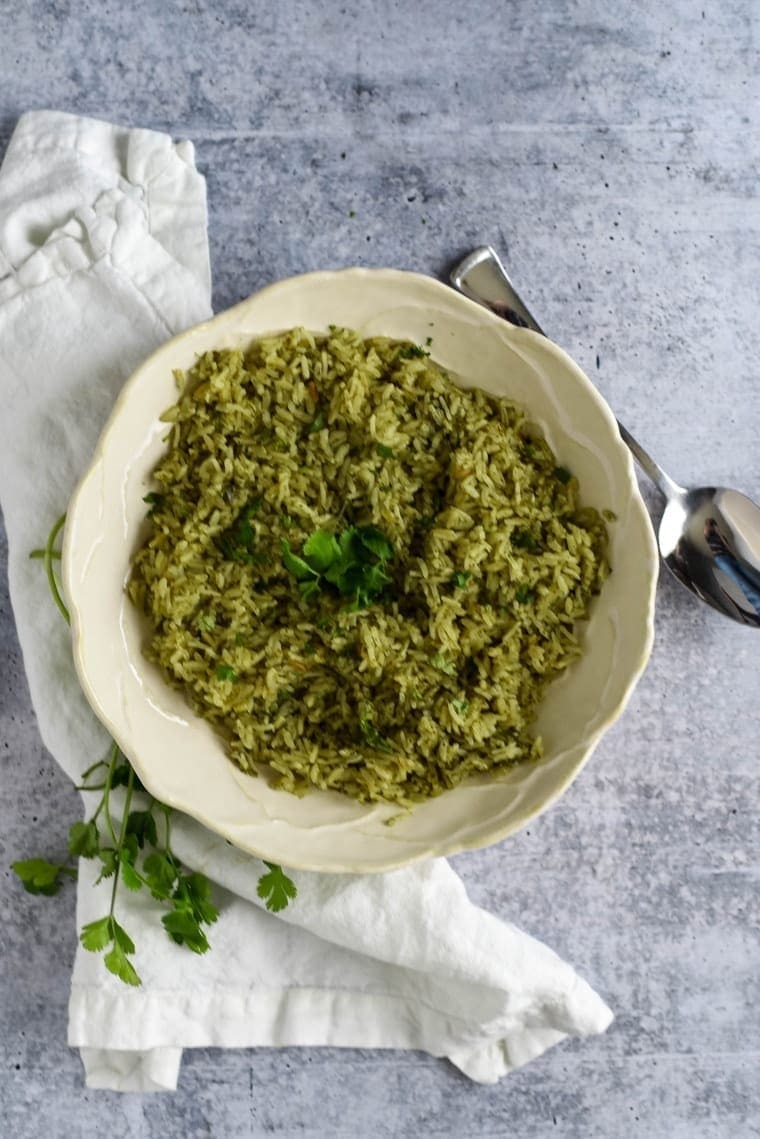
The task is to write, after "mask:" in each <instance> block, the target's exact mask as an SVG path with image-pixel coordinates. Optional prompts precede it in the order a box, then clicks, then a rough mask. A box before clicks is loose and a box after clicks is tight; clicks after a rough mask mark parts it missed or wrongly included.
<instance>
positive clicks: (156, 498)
mask: <svg viewBox="0 0 760 1139" xmlns="http://www.w3.org/2000/svg"><path fill="white" fill-rule="evenodd" d="M143 502H147V503H148V505H149V506H150V510H149V511H148V518H152V517H153V515H154V514H155V513H156V511H157V510H160V509H161V507H162V506H163V505H164V502H165V498H164V495H163V494H158V493H157V492H156V491H155V490H152V491H150V493H149V494H146V495H145V497H144V498H143Z"/></svg>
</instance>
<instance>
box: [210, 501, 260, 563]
mask: <svg viewBox="0 0 760 1139" xmlns="http://www.w3.org/2000/svg"><path fill="white" fill-rule="evenodd" d="M260 507H261V499H260V498H256V499H254V500H253V501H252V502H249V503H248V505H247V506H244V507H243V509H242V510H241V511H240V513H239V514H238V516H237V518H236V519H235V521H234V522H233V523H232V525H231V526H228V527H227V529H226V530H224V531H223V532H222V533H221V534H220V535H219V537H218V538H217V542H216V544H217V547H218V549H219V550H220V551H221V554H222V556H223V557H224V558H225V560H226V561H228V562H238V563H239V564H240V565H253V564H254V562H255V561H256V556H255V552H254V546H255V544H256V531H255V529H254V527H253V523H252V522H251V519H252V518H253V516H254V514H256V513H257V511H258V510H259V509H260Z"/></svg>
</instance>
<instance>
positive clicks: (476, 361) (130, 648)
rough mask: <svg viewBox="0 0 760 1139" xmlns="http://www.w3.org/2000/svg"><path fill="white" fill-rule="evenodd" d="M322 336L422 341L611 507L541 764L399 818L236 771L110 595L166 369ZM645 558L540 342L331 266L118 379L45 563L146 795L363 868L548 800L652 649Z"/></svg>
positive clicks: (277, 289)
mask: <svg viewBox="0 0 760 1139" xmlns="http://www.w3.org/2000/svg"><path fill="white" fill-rule="evenodd" d="M330 324H341V325H345V326H347V327H351V328H354V329H356V330H357V331H358V332H360V333H361V334H362V335H365V336H369V335H378V334H382V335H386V336H392V337H397V338H400V339H402V338H403V339H410V340H413V341H416V342H422V341H424V340H426V338H427V337H432V346H431V351H432V354H433V356H434V358H435V359H436V361H438V362H439V363H440V364H442V365H443V366H444V367H445V368H448V369H449V370H450V371H451V372H452V373H453V374H454V376H455V377H456V379H457V382H459V383H461V384H462V385H463V386H478V387H481V388H483V389H485V390H486V391H488V392H492V393H493V394H495V395H502V396H506V397H508V398H510V399H513V400H516V401H517V402H519V403H521V404H523V405H524V406H525V407H526V408H527V409H528V410H529V412H530V414H531V418H532V419H534V420H535V422H536V423H538V424H539V425H540V426H541V428H542V429H543V431H544V433H545V435H546V437H547V439H548V442H549V443H550V445H551V447H552V448H553V450H554V452H555V454H556V455H557V458H558V461H559V462H560V463H562V464H564V465H565V466H567V467H568V468H570V469H571V470H572V471H573V472H574V474H576V475H577V476H578V478H579V481H580V485H581V494H582V499H583V501H584V503H586V504H588V505H592V506H596V507H597V508H599V509H600V510H601V509H604V508H609V509H611V510H613V511H614V512H615V514H616V515H617V521H616V522H615V523H614V524H613V525H612V526H611V528H610V529H611V535H610V536H611V545H610V560H611V563H612V566H613V572H612V574H611V576H610V578H609V580H608V581H607V583H606V584H605V586H604V589H603V590H602V593H601V595H600V596H599V597H598V598H597V599H596V600H595V602H594V605H593V609H592V614H591V617H590V619H589V621H588V622H587V623H586V625H585V628H584V629H583V632H582V639H583V644H584V654H583V656H582V658H581V659H580V660H579V661H578V662H577V663H576V664H574V665H573V666H572V667H571V668H570V669H568V671H567V672H566V673H565V674H563V676H562V678H561V679H560V680H558V681H557V682H555V683H554V684H553V685H552V686H551V687H550V689H549V691H548V693H547V696H546V698H545V700H544V702H543V704H542V706H541V710H540V714H539V717H538V721H537V724H536V730H537V731H538V732H540V733H541V735H542V736H543V738H544V744H545V752H546V754H545V758H544V760H543V761H542V762H541V763H539V764H533V765H524V766H521V767H516V768H514V769H512V770H511V771H510V772H509V773H508V774H507V775H506V776H500V777H499V778H498V779H494V778H490V777H483V778H480V779H473V780H471V781H469V782H467V783H466V784H464V785H462V786H460V787H458V788H456V789H455V790H453V791H450V792H448V793H446V794H444V795H442V796H440V797H439V798H437V799H433V800H431V801H429V802H427V803H424V804H421V805H420V806H419V807H417V808H416V809H415V810H414V811H413V812H412V813H411V814H410V815H402V816H400V817H397V818H395V820H394V824H393V825H392V826H388V825H387V820H388V819H389V818H390V817H392V816H394V815H395V816H397V815H398V811H397V809H395V808H393V807H389V806H384V805H362V804H359V803H355V802H353V801H352V800H349V799H347V798H345V797H344V796H341V795H339V794H337V793H332V792H322V791H314V792H311V793H310V794H309V795H307V796H306V797H304V798H303V799H299V798H296V797H294V796H292V795H289V794H287V793H286V792H282V791H274V790H273V789H272V788H270V787H269V786H268V784H267V781H266V779H264V778H254V777H251V776H248V775H244V774H243V773H242V772H241V771H239V770H238V769H237V768H236V767H235V766H234V765H233V764H232V763H231V762H230V761H229V759H228V758H227V756H226V754H225V752H224V748H223V745H222V743H221V741H220V739H219V738H218V737H217V736H216V735H215V733H214V732H213V731H212V729H211V728H210V727H209V725H208V724H207V723H205V722H204V721H203V720H200V719H199V718H197V717H196V716H194V715H193V714H192V713H191V712H190V711H189V709H188V706H187V705H186V703H185V701H184V698H183V697H182V696H181V695H180V694H179V693H178V692H175V691H174V690H172V689H171V688H169V687H168V686H167V685H166V683H165V682H164V680H163V678H162V677H161V675H160V672H159V671H158V670H157V669H156V668H155V666H153V665H151V664H150V663H149V662H147V661H146V660H145V659H144V657H143V655H142V652H141V646H142V644H143V643H144V639H145V628H144V626H143V623H142V621H143V619H142V618H141V617H140V615H139V614H138V613H137V611H136V610H135V608H134V607H133V606H132V605H131V603H130V602H129V601H128V599H127V597H126V594H125V592H124V585H125V582H126V579H127V576H128V573H129V565H130V559H131V556H132V554H133V553H134V551H135V550H136V548H137V547H138V546H139V544H140V542H141V541H142V538H143V536H144V513H145V507H144V504H143V501H142V499H143V496H144V495H145V493H146V492H147V490H148V489H149V487H150V476H151V471H152V469H153V467H154V466H155V463H156V462H157V460H158V458H159V456H160V454H161V453H162V450H163V447H164V442H163V439H164V436H165V434H166V430H167V428H166V425H165V424H163V423H161V422H160V421H159V418H158V417H159V416H160V414H161V412H162V411H164V410H165V409H166V408H167V407H168V406H169V405H170V404H172V403H173V402H174V401H175V399H176V394H177V393H176V386H175V383H174V379H173V375H172V372H173V370H174V369H177V368H179V369H183V370H184V369H186V368H188V367H190V366H191V365H192V363H193V362H194V360H195V358H196V356H197V355H198V354H199V353H201V352H204V351H206V350H207V349H209V348H226V347H237V346H240V345H243V344H246V343H247V342H248V341H250V340H251V339H252V338H254V337H256V336H260V335H262V334H264V333H269V332H275V331H280V330H284V329H286V328H290V327H293V326H295V325H304V326H306V327H308V328H310V329H312V330H313V331H316V332H324V331H327V329H328V326H329V325H330ZM656 574H657V556H656V549H655V545H654V538H653V534H652V530H651V526H650V524H649V519H648V516H647V513H646V510H645V508H644V504H643V502H642V500H641V498H640V495H639V492H638V489H637V485H636V481H635V478H634V474H633V467H632V463H631V459H630V456H629V454H628V451H627V450H626V448H625V447H624V445H623V444H622V442H621V440H620V437H619V434H618V432H617V427H616V424H615V421H614V418H613V416H612V414H611V412H610V410H609V408H608V407H607V405H606V404H605V403H604V401H603V400H602V399H601V397H600V396H599V394H598V393H597V392H596V390H595V389H594V388H593V386H592V385H591V383H590V382H589V381H588V380H587V379H586V377H585V376H584V375H583V373H582V372H581V371H580V369H579V368H578V367H577V366H576V365H575V364H574V363H573V362H572V361H571V360H570V359H569V357H567V356H566V355H565V354H564V353H563V352H562V351H561V350H560V349H559V348H557V347H556V346H555V345H553V344H551V343H550V342H549V341H547V340H544V339H542V338H541V337H539V336H537V335H535V334H533V333H531V332H527V331H525V330H522V329H516V328H513V327H512V326H510V325H507V324H505V323H504V322H503V321H501V320H500V319H499V318H498V317H495V316H493V315H492V314H491V313H489V312H486V311H485V310H484V309H481V308H480V307H479V306H477V305H475V304H474V303H472V302H471V301H468V300H466V299H465V298H463V297H461V296H459V295H458V294H455V293H454V292H452V291H451V290H450V289H448V288H446V287H445V286H443V285H440V284H439V283H438V282H436V281H433V280H431V279H429V278H427V277H422V276H418V275H416V274H409V273H401V272H396V271H392V270H343V271H339V272H334V273H317V274H309V275H306V276H303V277H297V278H292V279H290V280H288V281H283V282H280V283H279V284H277V285H274V286H272V287H270V288H268V289H265V290H263V291H262V292H261V293H258V294H256V295H254V296H253V297H251V298H249V299H248V300H246V301H244V302H243V303H242V304H240V305H238V306H236V307H235V308H233V309H231V310H229V311H228V312H225V313H222V314H221V315H219V316H217V317H215V318H214V319H213V320H211V321H209V322H207V323H206V324H203V325H200V326H198V327H196V328H194V329H191V330H189V331H188V332H186V333H183V334H182V335H180V336H178V337H176V338H175V339H174V340H172V341H170V342H169V343H167V344H166V345H164V346H163V347H162V348H160V349H159V350H158V351H157V352H156V353H154V355H153V356H151V357H150V358H149V359H148V360H147V361H145V363H144V364H143V365H142V366H141V367H140V368H139V369H138V371H137V372H136V373H135V375H134V376H133V377H132V378H131V379H130V380H129V382H128V383H127V384H126V386H125V388H124V389H123V391H122V394H121V396H120V398H119V401H118V403H117V405H116V407H115V409H114V411H113V414H112V416H111V418H110V420H109V422H108V424H107V425H106V428H105V430H104V432H103V435H102V437H101V440H100V443H99V445H98V449H97V451H96V454H95V457H94V459H93V462H92V464H91V466H90V468H89V470H88V471H87V473H86V475H85V477H84V479H83V480H82V482H81V483H80V485H79V487H78V489H77V491H76V493H75V496H74V499H73V501H72V503H71V506H70V509H69V514H68V523H67V527H66V535H65V542H64V553H63V575H64V585H65V590H66V594H67V598H68V601H69V605H70V608H71V614H72V629H73V637H74V653H75V662H76V666H77V670H78V673H79V677H80V681H81V683H82V686H83V688H84V691H85V694H86V695H87V697H88V699H89V701H90V703H91V704H92V706H93V707H94V709H95V711H96V712H97V714H98V715H99V717H100V719H101V720H102V721H103V722H104V723H105V724H106V726H107V727H108V729H109V731H110V732H111V733H112V735H113V736H114V738H115V739H116V740H117V742H118V743H119V745H120V747H121V748H122V750H123V751H124V753H125V754H126V755H127V756H128V757H129V759H130V760H131V761H132V763H133V764H134V766H135V769H136V770H137V772H138V774H139V776H140V778H141V780H142V781H143V783H144V784H145V786H146V787H148V788H149V789H150V790H151V791H152V792H153V794H155V795H156V796H157V797H158V798H160V799H162V800H163V801H164V802H167V803H170V804H171V805H173V806H176V807H177V808H179V809H181V810H183V811H185V812H187V813H188V814H190V815H192V816H194V817H195V818H197V819H199V820H200V821H201V822H203V823H204V824H205V825H207V826H209V827H210V828H211V829H213V830H215V831H217V832H219V833H221V834H222V835H224V836H225V837H226V838H228V839H229V840H230V841H231V842H233V843H234V844H236V845H237V846H239V847H241V848H243V849H245V850H248V851H251V852H252V853H256V854H259V855H262V856H264V857H266V858H268V859H271V860H272V861H277V862H282V863H284V864H285V865H288V866H291V867H302V868H308V869H315V870H327V871H336V872H337V871H354V872H358V871H376V870H386V869H390V868H392V867H396V866H400V865H403V864H405V863H408V862H410V861H414V860H416V859H419V858H424V857H428V856H431V855H442V854H448V853H453V852H454V851H457V850H461V849H463V848H466V847H472V846H482V845H486V844H488V843H490V842H494V841H496V840H498V839H500V838H503V837H504V836H505V835H507V834H509V833H511V832H513V831H514V830H516V829H518V828H519V827H521V826H523V825H524V824H525V823H526V822H527V821H528V820H529V819H530V818H531V817H533V816H534V815H536V814H537V813H538V812H540V811H541V810H543V809H544V808H545V807H546V806H548V804H549V803H551V802H552V801H553V800H554V799H556V798H557V796H558V795H559V794H561V792H562V791H563V790H564V788H565V787H566V786H567V785H568V784H569V782H570V781H571V780H572V779H573V778H574V777H575V775H577V773H578V772H579V771H580V769H581V767H582V765H583V763H584V762H585V760H586V759H587V758H588V756H589V755H590V753H591V751H592V750H593V747H594V746H595V744H596V743H597V742H598V740H599V738H600V737H601V735H602V733H603V732H604V730H605V729H606V728H607V727H609V726H610V724H611V723H612V722H613V721H614V720H615V719H616V717H617V716H618V715H619V714H620V712H621V711H622V709H623V707H624V705H625V703H626V701H627V699H628V697H629V695H630V692H631V691H632V688H633V686H634V684H635V682H636V680H637V679H638V676H639V675H640V674H641V672H642V670H643V668H644V666H645V663H646V660H647V657H648V655H649V651H650V648H651V642H652V615H653V604H654V587H655V582H656Z"/></svg>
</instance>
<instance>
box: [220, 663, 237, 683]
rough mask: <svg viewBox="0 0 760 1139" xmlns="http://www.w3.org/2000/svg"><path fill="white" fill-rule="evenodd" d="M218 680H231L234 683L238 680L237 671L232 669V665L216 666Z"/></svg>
mask: <svg viewBox="0 0 760 1139" xmlns="http://www.w3.org/2000/svg"><path fill="white" fill-rule="evenodd" d="M216 678H217V680H231V681H233V682H234V681H235V680H237V678H238V674H237V673H236V672H235V669H234V668H233V667H232V665H229V664H218V665H217V666H216Z"/></svg>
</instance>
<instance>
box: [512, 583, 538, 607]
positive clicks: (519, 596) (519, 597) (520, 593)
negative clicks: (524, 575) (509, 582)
mask: <svg viewBox="0 0 760 1139" xmlns="http://www.w3.org/2000/svg"><path fill="white" fill-rule="evenodd" d="M535 596H536V591H535V590H534V589H531V588H530V586H528V585H521V586H520V588H519V589H518V590H517V593H516V594H515V600H516V601H519V602H520V604H521V605H527V604H528V602H529V601H532V600H533V598H534V597H535Z"/></svg>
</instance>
